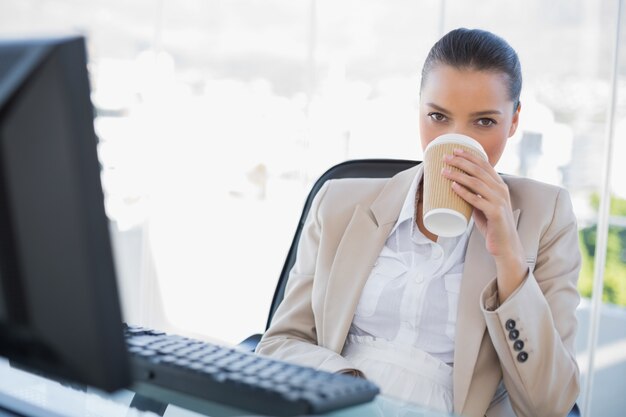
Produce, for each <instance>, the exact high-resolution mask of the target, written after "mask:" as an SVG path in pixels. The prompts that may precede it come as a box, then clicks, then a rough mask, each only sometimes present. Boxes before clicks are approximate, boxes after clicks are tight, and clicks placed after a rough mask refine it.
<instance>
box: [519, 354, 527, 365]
mask: <svg viewBox="0 0 626 417" xmlns="http://www.w3.org/2000/svg"><path fill="white" fill-rule="evenodd" d="M526 359H528V353H526V352H520V353H518V354H517V361H518V362H522V363H524V362H526Z"/></svg>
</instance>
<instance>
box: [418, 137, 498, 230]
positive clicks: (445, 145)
mask: <svg viewBox="0 0 626 417" xmlns="http://www.w3.org/2000/svg"><path fill="white" fill-rule="evenodd" d="M455 149H463V150H464V151H465V152H469V153H472V154H474V155H477V156H479V157H481V158H483V159H485V160H487V154H486V153H485V150H484V149H483V147H482V146H481V144H480V143H478V142H477V141H476V140H474V139H472V138H470V137H469V136H465V135H460V134H456V133H449V134H445V135H442V136H439V137H438V138H436V139H435V140H433V141H432V142H430V143H429V144H428V146H427V147H426V150H425V151H424V189H423V196H422V198H423V205H424V206H423V210H424V227H426V229H428V231H429V232H431V233H433V234H435V235H437V236H442V237H454V236H459V235H461V234H462V233H463V232H464V231H465V230H466V229H467V225H468V223H469V220H470V216H471V215H472V206H471V205H470V204H469V203H467V202H466V201H465V200H463V199H462V198H461V197H460V196H459V195H458V194H457V193H455V192H454V190H453V189H452V181H451V180H449V179H448V178H446V177H444V176H443V175H442V174H441V170H442V169H443V168H444V167H446V166H447V167H448V168H449V169H450V170H452V171H458V172H460V171H461V170H460V169H458V168H456V167H452V166H449V165H447V164H446V163H445V162H444V160H443V156H444V155H453V152H454V150H455Z"/></svg>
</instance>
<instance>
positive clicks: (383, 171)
mask: <svg viewBox="0 0 626 417" xmlns="http://www.w3.org/2000/svg"><path fill="white" fill-rule="evenodd" d="M419 163H421V162H420V161H411V160H407V159H356V160H352V161H346V162H342V163H340V164H338V165H335V166H333V167H331V168H330V169H329V170H328V171H326V172H325V173H324V174H323V175H322V176H321V177H320V178H319V179H318V180H317V181H316V182H315V184H313V187H312V188H311V191H310V192H309V195H308V197H307V199H306V202H305V203H304V208H303V209H302V214H301V215H300V221H299V222H298V227H297V229H296V233H295V234H294V237H293V241H292V242H291V247H290V248H289V252H288V253H287V259H285V264H284V265H283V269H282V271H280V276H279V277H278V284H277V286H276V290H275V291H274V297H273V299H272V304H271V306H270V311H269V314H268V316H267V323H266V325H265V330H267V329H268V328H269V327H270V324H271V323H272V317H274V313H275V312H276V309H277V308H278V306H279V304H280V303H281V302H282V301H283V298H284V296H285V286H286V285H287V279H288V278H289V273H290V272H291V269H292V268H293V264H294V263H295V261H296V252H297V250H298V242H299V240H300V235H301V233H302V227H303V226H304V222H305V220H306V217H307V214H308V213H309V209H310V208H311V204H312V203H313V199H314V198H315V195H316V194H317V192H318V191H319V190H320V188H322V186H323V185H324V183H325V182H326V181H328V180H331V179H339V178H390V177H393V176H394V175H395V174H397V173H398V172H400V171H404V170H405V169H409V168H412V167H414V166H415V165H417V164H419ZM262 336H263V335H262V334H260V333H258V334H254V335H252V336H250V337H248V338H246V339H245V340H244V341H243V342H241V343H240V344H239V347H240V348H242V349H244V350H247V351H250V352H253V351H254V349H255V348H256V346H257V345H258V343H259V341H260V340H261V337H262ZM568 417H580V410H579V409H578V405H577V404H574V407H573V408H572V410H571V411H570V413H569V414H568Z"/></svg>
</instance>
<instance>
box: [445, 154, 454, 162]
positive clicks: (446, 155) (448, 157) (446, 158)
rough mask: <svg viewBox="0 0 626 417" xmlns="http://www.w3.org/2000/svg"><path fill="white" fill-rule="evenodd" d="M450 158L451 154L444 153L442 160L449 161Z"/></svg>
mask: <svg viewBox="0 0 626 417" xmlns="http://www.w3.org/2000/svg"><path fill="white" fill-rule="evenodd" d="M451 159H452V155H448V154H445V155H444V156H443V160H444V161H446V162H447V161H450V160H451Z"/></svg>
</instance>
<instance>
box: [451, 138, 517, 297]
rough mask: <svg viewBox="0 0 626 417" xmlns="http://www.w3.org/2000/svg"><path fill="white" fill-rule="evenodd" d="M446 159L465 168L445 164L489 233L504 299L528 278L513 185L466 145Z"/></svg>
mask: <svg viewBox="0 0 626 417" xmlns="http://www.w3.org/2000/svg"><path fill="white" fill-rule="evenodd" d="M444 161H445V162H446V163H447V164H448V165H449V166H451V167H456V168H458V169H460V170H461V171H462V172H457V171H455V170H450V169H449V168H444V170H443V172H442V175H443V176H444V177H446V178H448V179H450V180H452V189H453V190H454V191H455V192H456V193H457V194H458V195H459V196H460V197H461V198H462V199H463V200H465V201H467V202H468V203H469V204H470V205H471V206H473V207H474V214H473V217H474V222H475V224H476V227H477V228H478V230H479V231H480V233H481V234H482V235H483V236H484V237H485V243H486V249H487V251H488V252H489V253H490V254H491V255H492V256H493V258H494V260H495V262H496V268H497V271H498V295H499V299H500V303H503V302H504V301H505V300H506V299H507V298H508V296H509V295H510V294H511V293H512V292H513V291H515V289H516V288H517V287H518V286H519V284H520V283H521V282H522V281H523V280H524V278H525V276H526V273H527V271H528V267H527V265H526V260H525V255H524V250H523V247H522V243H521V241H520V238H519V235H518V234H517V228H516V225H515V221H514V219H513V210H512V208H511V199H510V195H509V188H508V187H507V185H506V184H505V183H504V181H503V180H502V178H500V176H499V175H498V173H497V172H496V171H495V170H494V169H493V167H492V166H491V165H490V164H489V162H488V161H486V160H484V159H482V158H480V157H479V156H476V155H474V154H472V153H470V152H464V151H463V150H462V149H455V150H454V154H453V155H445V156H444Z"/></svg>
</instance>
